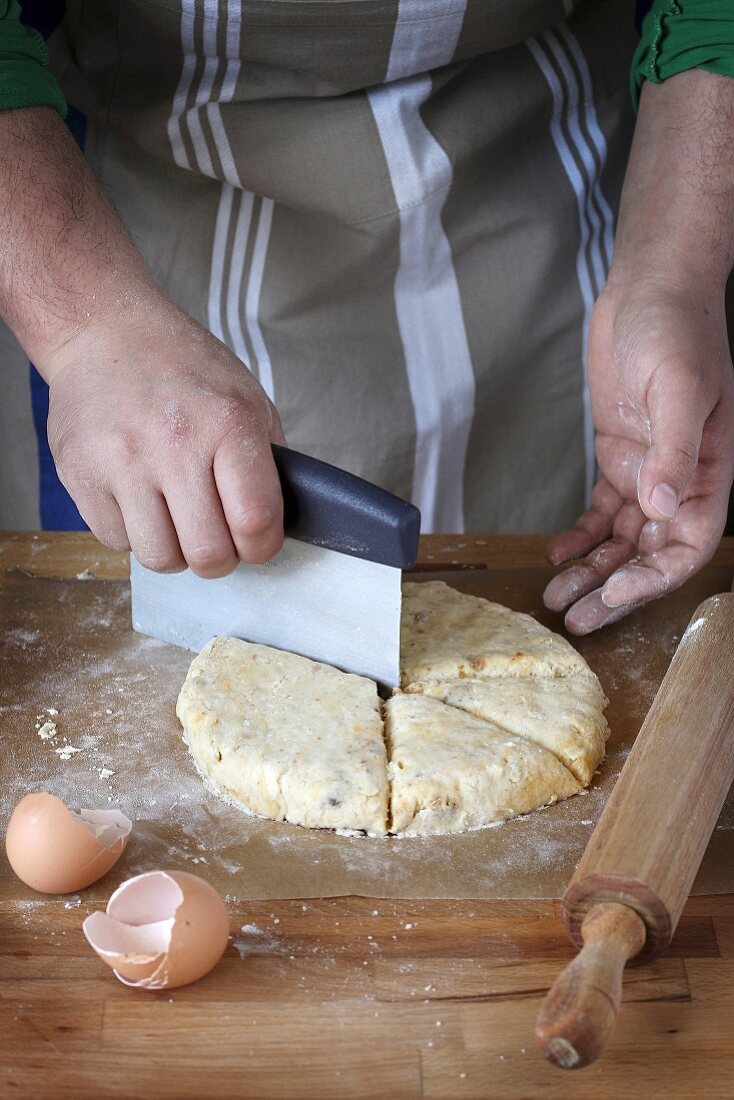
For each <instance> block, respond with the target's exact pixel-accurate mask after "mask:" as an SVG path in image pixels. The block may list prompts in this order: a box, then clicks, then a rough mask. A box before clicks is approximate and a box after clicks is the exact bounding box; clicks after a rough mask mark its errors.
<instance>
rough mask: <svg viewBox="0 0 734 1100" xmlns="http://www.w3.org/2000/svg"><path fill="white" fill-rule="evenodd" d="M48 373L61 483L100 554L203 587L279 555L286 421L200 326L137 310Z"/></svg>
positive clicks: (171, 312)
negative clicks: (202, 582) (192, 576)
mask: <svg viewBox="0 0 734 1100" xmlns="http://www.w3.org/2000/svg"><path fill="white" fill-rule="evenodd" d="M46 372H47V377H48V380H49V387H50V405H49V418H48V437H49V443H50V446H51V451H52V453H53V456H54V459H55V461H56V467H57V470H58V473H59V477H60V478H61V480H62V482H63V483H64V485H65V486H66V488H67V489H68V490H69V493H70V494H71V496H72V497H73V498H74V500H75V502H76V504H77V507H78V508H79V511H80V512H81V514H82V516H83V517H84V519H85V521H86V522H87V523H88V524H89V526H90V528H91V529H92V531H93V532H94V534H95V535H96V536H97V538H98V539H99V540H100V541H101V542H104V543H106V544H107V545H108V546H113V547H115V548H117V549H120V550H128V549H131V550H132V551H133V553H134V554H135V556H136V558H137V559H138V561H139V562H140V563H141V564H142V565H145V566H147V567H148V568H149V569H155V570H157V571H161V572H169V571H174V570H179V569H184V568H185V567H186V566H187V565H188V566H190V567H191V569H193V571H194V572H195V573H198V574H199V575H200V576H202V577H221V576H224V575H225V574H227V573H229V572H231V571H232V569H234V567H235V565H236V564H237V561H238V560H241V561H246V562H264V561H268V559H269V558H271V557H272V556H273V555H274V554H276V553H277V552H278V550H279V549H280V546H281V543H282V541H283V505H282V498H281V493H280V482H279V479H278V473H277V470H276V468H275V463H274V461H273V456H272V451H271V449H270V444H271V442H275V443H284V442H285V440H284V438H283V433H282V431H281V428H280V423H279V420H278V414H277V412H276V410H275V408H274V406H273V405H272V404H271V402H270V401H269V400H268V397H267V396H266V394H265V393H264V391H263V390H262V388H261V387H260V385H259V384H258V382H257V381H256V380H255V378H254V377H253V376H252V374H251V373H250V372H249V371H248V370H247V369H246V368H245V366H244V365H243V364H242V363H241V362H240V361H239V360H238V359H237V358H236V357H235V356H234V355H233V354H232V352H231V351H230V350H229V348H227V347H226V346H225V345H224V344H222V343H220V341H219V340H217V339H215V337H214V336H212V335H211V333H209V332H207V331H206V330H205V329H204V328H202V327H201V326H200V325H199V324H197V323H196V322H195V321H194V320H193V319H192V318H191V317H189V316H188V315H187V314H185V313H183V312H182V311H181V310H179V309H178V308H177V307H175V306H174V305H173V304H172V303H171V302H169V301H167V300H166V299H164V298H162V296H159V297H158V300H157V301H154V302H152V303H150V304H146V305H143V306H141V305H139V304H137V303H135V304H131V305H129V306H128V307H127V308H126V309H124V310H123V311H122V313H121V315H120V316H119V317H117V318H116V319H115V320H114V321H113V322H112V323H111V324H109V325H105V326H102V327H100V325H99V324H96V325H95V326H94V328H93V329H91V330H90V329H87V330H85V331H84V332H83V333H82V334H81V335H80V336H78V337H75V338H73V339H72V340H70V341H69V342H68V343H67V344H65V345H64V346H63V347H62V348H61V350H60V351H58V352H57V353H56V354H55V355H54V356H53V358H52V359H51V361H50V363H47V367H46Z"/></svg>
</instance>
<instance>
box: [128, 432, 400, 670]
mask: <svg viewBox="0 0 734 1100" xmlns="http://www.w3.org/2000/svg"><path fill="white" fill-rule="evenodd" d="M273 457H274V458H275V464H276V466H277V468H278V473H279V475H280V483H281V489H282V491H283V504H284V528H285V534H286V538H285V542H284V544H283V548H282V550H281V551H280V553H279V554H278V555H277V556H276V557H275V558H274V559H273V560H272V561H270V562H268V563H267V564H265V565H246V564H243V563H241V564H239V565H238V566H237V568H236V569H235V570H234V572H233V573H231V574H230V575H229V576H228V577H222V578H219V579H216V580H204V579H202V578H201V577H198V576H196V574H195V573H192V572H191V570H190V569H187V570H185V571H184V572H183V573H169V574H163V573H154V572H152V571H151V570H149V569H145V568H143V566H141V565H140V564H139V563H138V562H137V561H136V560H135V558H134V557H133V558H131V569H130V578H131V587H132V619H133V628H134V629H135V630H138V631H140V632H141V633H143V634H149V635H151V636H152V637H154V638H160V639H161V640H162V641H164V642H170V643H171V644H172V645H177V646H182V647H183V648H185V649H192V650H196V651H197V652H198V650H200V649H201V648H202V647H203V646H204V645H206V643H207V642H208V641H209V640H210V639H211V638H213V637H215V635H231V636H234V637H237V638H244V639H246V640H247V641H250V642H260V643H263V644H265V645H270V646H275V647H276V648H277V649H287V650H291V651H292V652H294V653H300V654H301V655H302V656H304V657H311V658H312V659H314V660H317V661H324V662H326V663H327V664H331V665H336V667H337V668H342V669H345V670H346V671H348V672H356V673H359V674H360V675H362V676H369V677H371V678H372V679H374V680H377V682H378V683H379V684H382V685H384V686H386V687H390V688H392V687H396V686H397V684H398V683H399V680H400V605H401V579H402V570H403V569H408V568H410V566H411V565H413V563H414V562H415V558H416V556H417V553H418V537H419V534H420V512H419V511H418V509H417V508H416V507H415V506H414V505H412V504H409V503H408V502H407V501H405V500H401V499H400V498H399V497H396V496H393V494H392V493H388V492H387V491H386V490H385V489H380V488H379V487H378V486H376V485H372V484H371V483H370V482H368V481H364V480H363V479H362V478H359V477H356V476H355V475H353V474H349V473H347V472H346V471H345V470H340V469H338V468H337V467H335V466H330V465H328V464H327V463H325V462H320V461H318V460H317V459H315V458H311V457H309V456H308V455H304V454H301V453H299V452H298V451H292V450H290V449H288V448H286V447H280V446H278V445H277V444H273Z"/></svg>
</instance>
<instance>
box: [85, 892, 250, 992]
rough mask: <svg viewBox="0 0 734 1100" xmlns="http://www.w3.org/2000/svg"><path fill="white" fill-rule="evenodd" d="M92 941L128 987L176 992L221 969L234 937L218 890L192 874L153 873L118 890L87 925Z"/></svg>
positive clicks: (87, 933)
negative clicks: (229, 941) (214, 968)
mask: <svg viewBox="0 0 734 1100" xmlns="http://www.w3.org/2000/svg"><path fill="white" fill-rule="evenodd" d="M84 934H85V935H86V937H87V939H88V940H89V943H90V944H91V946H92V947H93V948H94V950H95V951H96V952H97V954H98V955H99V956H100V958H101V959H103V960H104V962H106V963H107V965H108V966H111V967H112V969H113V970H114V972H115V975H116V976H117V977H118V978H119V979H120V981H121V982H123V983H124V984H125V985H134V986H136V987H137V988H140V989H175V988H177V987H178V986H182V985H189V984H190V983H191V982H195V981H197V980H198V979H199V978H203V977H204V975H205V974H208V973H209V971H210V970H211V969H212V968H213V967H214V966H216V964H217V963H218V962H219V960H220V958H221V957H222V955H223V953H224V949H225V948H226V946H227V940H228V939H229V915H228V913H227V908H226V906H225V904H224V902H223V901H222V898H221V897H220V895H219V894H218V893H217V891H216V890H215V889H214V888H213V887H212V886H210V885H209V883H208V882H205V881H204V879H202V878H199V877H198V875H192V874H189V873H188V872H187V871H149V872H147V873H146V874H143V875H137V876H136V877H135V878H132V879H128V880H127V882H123V883H122V885H121V886H119V887H118V888H117V890H116V891H115V892H114V894H113V895H112V897H111V898H110V900H109V902H108V904H107V912H106V913H92V914H91V915H90V916H89V917H87V919H86V920H85V921H84Z"/></svg>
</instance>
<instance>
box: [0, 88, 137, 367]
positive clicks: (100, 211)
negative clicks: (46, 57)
mask: <svg viewBox="0 0 734 1100" xmlns="http://www.w3.org/2000/svg"><path fill="white" fill-rule="evenodd" d="M0 242H2V243H1V244H0V315H2V317H3V318H4V320H5V321H6V322H7V323H8V325H9V326H10V328H11V329H12V330H13V331H14V333H15V335H16V336H17V338H18V339H19V341H20V342H21V344H22V345H23V346H24V348H25V349H26V351H27V352H28V354H29V355H30V356H31V358H33V360H34V361H35V362H36V363H37V365H38V366H39V369H41V371H42V372H43V373H44V374H45V375H46V376H47V377H49V376H51V375H52V374H53V371H54V361H55V357H56V355H57V353H58V352H59V350H60V349H61V348H63V346H64V345H65V344H66V343H67V342H68V341H69V340H72V339H73V338H74V337H75V336H76V335H78V334H79V333H80V332H81V331H83V330H84V329H86V328H88V327H89V326H90V325H93V324H95V323H97V322H98V321H99V319H100V318H103V317H104V315H105V314H106V313H111V312H113V311H116V312H119V310H120V309H124V308H125V305H126V301H127V300H128V299H129V298H130V297H131V295H133V294H134V291H133V290H132V288H134V287H137V288H138V289H141V288H142V289H144V288H146V287H150V288H151V289H153V284H152V280H151V276H150V275H149V273H148V271H147V268H146V267H145V264H144V262H143V259H142V257H141V255H140V253H139V252H138V251H137V249H136V248H135V246H134V244H133V242H132V240H131V239H130V237H129V236H128V234H127V232H126V231H125V229H124V227H123V225H122V223H121V222H120V219H119V218H118V217H117V214H116V213H115V211H114V209H113V208H112V205H111V204H110V202H109V200H108V199H107V197H106V195H105V194H104V192H103V191H102V189H101V187H100V186H99V184H98V183H97V181H96V179H95V178H94V175H93V173H92V171H91V169H90V168H89V165H88V164H87V163H86V161H85V159H84V157H83V156H82V154H81V152H80V150H79V148H78V147H77V145H76V143H75V142H74V140H73V138H72V137H71V135H70V134H69V132H68V130H67V128H66V126H65V124H64V123H63V121H62V120H61V118H60V117H59V116H58V114H57V113H56V112H55V111H53V110H51V109H49V108H45V107H37V108H28V109H23V110H10V111H3V112H0Z"/></svg>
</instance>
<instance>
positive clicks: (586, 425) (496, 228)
mask: <svg viewBox="0 0 734 1100" xmlns="http://www.w3.org/2000/svg"><path fill="white" fill-rule="evenodd" d="M54 6H55V5H54V3H53V2H52V3H50V4H47V5H34V4H31V3H27V4H25V5H23V6H22V7H21V6H19V5H18V3H17V0H0V15H1V16H2V18H1V19H0V108H3V109H2V110H0V140H1V146H0V147H1V148H2V155H1V156H0V195H2V204H1V207H0V239H2V242H3V244H2V249H0V313H1V314H2V317H3V318H4V319H5V321H6V322H7V326H8V328H7V330H6V331H4V332H3V335H2V338H1V339H0V356H2V359H3V361H4V367H5V369H4V386H5V401H4V404H3V411H2V425H1V428H2V432H3V435H4V439H5V447H4V449H3V458H2V467H1V469H2V474H3V498H2V502H0V503H1V507H2V509H3V513H4V514H3V520H4V523H5V524H6V525H7V526H21V525H26V526H36V525H37V523H34V522H33V520H34V519H35V518H36V517H38V515H39V511H40V518H41V519H42V520H43V521H44V525H45V526H49V525H53V523H54V519H55V517H56V518H57V517H58V516H59V515H62V517H66V518H67V521H68V522H70V523H71V524H72V525H73V523H74V522H75V521H74V515H75V512H74V511H73V508H74V506H76V507H78V511H79V514H80V516H81V517H82V518H83V521H84V522H85V523H86V524H88V526H89V527H90V528H91V530H92V531H93V532H94V534H95V535H96V536H97V537H98V538H99V539H100V540H101V541H102V542H104V543H106V544H107V545H109V546H112V547H115V548H117V549H120V550H124V549H132V551H133V552H134V553H135V555H136V556H137V557H138V559H139V560H140V561H141V562H142V563H143V564H144V565H146V566H148V567H150V568H152V569H157V570H176V569H181V568H183V567H185V566H186V565H187V564H188V565H189V566H190V567H191V568H192V569H193V570H194V571H196V572H197V573H199V574H200V575H201V576H204V577H217V576H222V575H225V574H226V573H228V572H229V571H230V570H231V569H232V568H233V567H234V566H235V564H236V563H237V561H238V560H241V561H245V562H262V561H265V560H268V559H269V558H270V557H271V556H273V555H274V554H275V553H276V552H277V550H278V548H279V546H280V543H281V539H282V507H281V500H280V492H279V485H278V480H277V475H276V471H275V467H274V464H273V461H272V456H271V451H270V444H271V443H273V442H281V443H282V442H284V441H285V439H286V437H287V440H288V444H289V445H290V446H294V447H297V448H298V449H301V450H305V451H308V452H309V453H312V454H315V455H316V456H317V457H321V458H324V459H327V460H329V461H332V462H335V463H336V464H338V465H343V466H345V467H346V468H349V469H351V470H353V471H354V472H356V473H359V474H361V475H363V476H366V477H368V478H370V479H371V480H374V481H377V482H378V483H380V484H383V485H385V486H386V487H388V488H390V489H392V490H394V491H396V492H398V493H400V494H402V495H405V496H408V497H410V498H411V499H413V500H414V502H415V503H416V504H418V505H419V507H420V508H421V510H422V513H423V529H424V530H438V531H454V532H458V531H462V530H465V529H469V530H505V531H508V530H515V531H527V530H549V531H554V530H555V531H558V530H559V529H561V531H562V533H560V534H558V535H556V536H555V537H554V538H553V539H552V541H551V542H550V544H549V547H548V557H549V560H550V561H551V562H552V563H553V564H556V565H560V564H562V563H565V562H571V561H572V560H573V561H574V564H571V565H569V566H568V567H567V568H566V569H565V570H563V571H561V572H560V573H559V574H558V575H557V576H556V577H555V578H554V579H553V580H552V581H551V583H550V584H549V586H548V588H547V590H546V594H545V599H546V603H547V605H548V606H549V607H550V608H552V609H555V610H558V611H565V612H566V624H567V626H568V628H569V629H570V630H571V631H575V632H577V633H585V632H588V631H591V630H594V629H596V628H598V627H600V626H602V625H604V624H605V623H607V622H610V621H613V620H614V619H616V618H619V617H620V616H621V615H623V614H625V613H626V612H627V611H628V610H630V609H631V608H635V607H638V606H639V605H641V604H642V603H644V602H646V601H648V600H650V599H653V598H655V597H657V596H660V595H662V594H664V593H665V592H668V591H670V590H671V589H672V588H675V587H676V586H677V585H680V584H681V583H682V582H683V581H684V580H685V579H686V578H687V577H689V576H690V575H691V574H692V573H694V572H695V571H696V570H698V569H700V568H701V567H702V566H703V565H704V563H705V562H706V561H707V560H708V559H709V558H710V557H711V555H712V553H713V551H714V549H715V547H716V545H717V543H718V540H719V538H720V536H721V533H722V531H723V528H724V522H725V516H726V507H727V500H728V496H729V490H730V487H731V484H732V477H733V476H734V446H732V438H733V429H734V379H733V374H732V364H731V359H730V355H729V350H728V344H727V330H726V319H725V304H724V297H725V296H724V289H725V284H726V281H727V277H728V274H729V272H730V270H731V267H732V262H733V259H732V258H733V249H734V140H732V138H733V137H734V82H733V81H732V76H734V63H733V60H732V59H733V58H734V46H733V45H732V43H733V42H734V15H732V12H731V7H730V5H729V4H728V3H727V2H726V0H697V2H696V3H692V2H691V0H676V2H674V3H673V2H670V0H655V3H654V4H653V6H652V10H651V12H650V13H649V15H648V16H647V18H646V21H645V24H644V27H643V36H642V39H641V41H640V44H639V46H638V49H637V53H636V55H635V61H634V65H633V88H634V92H635V95H637V94H638V93H639V110H638V113H637V118H636V122H634V125H633V117H634V116H633V112H632V108H631V105H630V101H629V94H628V90H627V82H628V73H629V64H630V59H631V56H632V53H633V50H634V48H635V43H636V39H635V35H634V31H633V27H632V18H631V12H630V6H629V4H628V3H627V2H622V0H598V2H596V0H594V2H592V0H587V2H581V3H577V4H575V3H573V0H523V2H521V3H518V4H514V5H494V4H487V3H484V2H481V0H434V2H433V3H431V4H430V5H426V4H423V3H421V2H420V0H360V2H359V3H356V4H344V5H342V4H333V3H328V2H325V0H309V2H307V3H288V2H286V3H273V2H271V0H253V2H252V3H249V2H248V3H244V2H243V3H237V2H235V0H227V2H226V3H224V2H223V0H220V2H219V3H217V0H180V3H179V4H171V3H168V2H167V3H164V2H163V0H153V2H151V3H149V4H146V5H144V6H142V5H117V4H114V3H112V0H100V2H99V3H98V4H94V5H84V4H82V3H80V2H79V0H76V2H73V0H70V2H69V3H67V4H66V5H61V4H58V5H56V6H57V7H58V8H59V12H57V13H56V17H57V19H56V25H55V26H53V27H52V26H51V24H52V23H53V22H54V18H53V17H54V12H53V10H52V9H53V8H54ZM61 9H63V12H62V10H61ZM39 10H40V16H42V17H43V18H42V19H39ZM34 15H35V16H36V21H37V22H40V23H44V22H45V25H43V26H41V27H40V29H41V30H43V31H44V32H45V33H46V34H47V35H48V37H49V42H48V52H49V56H50V65H49V68H45V67H44V64H45V62H46V60H47V58H46V47H45V45H44V42H43V39H42V38H41V36H40V34H39V33H38V32H37V31H36V30H33V29H31V27H30V26H29V25H28V24H29V23H31V22H32V21H33V18H34ZM60 15H62V17H61V18H60V19H59V18H58V16H60ZM640 89H641V91H640ZM67 101H68V103H69V104H71V106H70V107H69V109H68V123H69V125H68V126H67V125H66V124H65V123H64V121H63V120H62V115H64V113H65V112H66V110H67V108H66V103H67ZM633 128H634V137H633V138H632V131H633ZM72 131H73V132H74V134H75V135H76V139H77V140H76V141H75V137H74V135H73V133H72ZM630 141H631V151H630ZM79 143H83V144H84V147H85V153H86V159H85V156H84V155H83V154H82V152H81V150H80V148H79ZM625 164H626V172H625ZM90 165H91V166H90ZM623 177H624V187H623V189H622V179H623ZM620 195H621V197H620ZM617 211H618V213H619V217H618V224H617V228H616V239H615V241H614V252H613V256H612V237H613V231H614V225H615V220H616V214H617ZM587 345H588V356H585V351H584V349H585V348H586V347H587ZM26 356H27V357H30V359H31V360H32V362H33V364H35V368H37V370H38V372H40V376H42V378H43V379H44V380H45V382H46V383H47V384H48V391H46V389H45V386H44V384H43V382H42V381H41V378H40V377H39V376H37V375H36V374H35V373H34V371H33V370H31V371H30V372H29V373H26V366H27V358H25V357H26ZM244 363H247V364H248V366H249V367H250V369H249V370H248V369H247V368H246V367H245V366H244ZM29 387H30V397H29ZM46 402H48V429H47V435H46V431H45V425H44V420H45V410H46ZM276 405H277V411H276ZM29 410H30V411H29ZM31 415H33V416H35V421H36V428H37V435H36V434H34V433H33V432H32V431H31V430H30V423H29V421H30V417H31ZM594 442H595V451H594ZM51 455H52V456H53V459H54V460H55V465H56V470H57V471H58V478H59V479H60V483H62V484H63V486H64V487H65V489H66V490H68V493H69V494H70V495H71V498H73V502H74V505H72V504H71V501H70V500H69V498H68V497H66V495H65V492H64V490H62V489H61V485H60V484H59V483H58V482H56V481H55V479H56V477H57V474H56V471H54V469H53V468H52V465H51V461H50V457H51ZM32 482H35V483H37V484H38V485H40V489H39V490H36V489H34V487H33V484H32ZM59 502H61V503H59ZM54 509H56V511H54ZM579 512H581V515H580V518H577V517H578V515H579ZM69 517H70V518H69ZM57 522H58V518H57ZM60 525H61V524H60ZM564 529H565V530H564ZM577 559H580V560H577Z"/></svg>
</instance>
